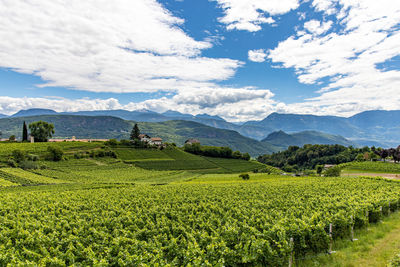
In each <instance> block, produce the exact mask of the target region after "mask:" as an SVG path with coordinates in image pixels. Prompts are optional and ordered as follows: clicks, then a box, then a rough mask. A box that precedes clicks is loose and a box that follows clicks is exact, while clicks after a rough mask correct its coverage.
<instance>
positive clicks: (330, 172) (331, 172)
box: [324, 166, 342, 177]
mask: <svg viewBox="0 0 400 267" xmlns="http://www.w3.org/2000/svg"><path fill="white" fill-rule="evenodd" d="M341 172H342V169H341V168H340V167H339V166H335V167H331V168H329V169H327V170H326V171H325V173H324V175H325V177H340V173H341Z"/></svg>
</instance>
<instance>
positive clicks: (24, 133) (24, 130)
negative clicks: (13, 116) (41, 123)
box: [22, 121, 28, 142]
mask: <svg viewBox="0 0 400 267" xmlns="http://www.w3.org/2000/svg"><path fill="white" fill-rule="evenodd" d="M24 141H28V127H26V123H25V121H24V124H23V126H22V142H24Z"/></svg>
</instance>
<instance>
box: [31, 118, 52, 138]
mask: <svg viewBox="0 0 400 267" xmlns="http://www.w3.org/2000/svg"><path fill="white" fill-rule="evenodd" d="M29 130H30V131H31V135H32V136H33V137H34V138H35V142H47V141H48V140H49V138H50V137H52V136H53V134H54V125H53V124H51V123H48V122H45V121H36V122H32V123H31V124H29Z"/></svg>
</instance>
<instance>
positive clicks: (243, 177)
mask: <svg viewBox="0 0 400 267" xmlns="http://www.w3.org/2000/svg"><path fill="white" fill-rule="evenodd" d="M239 178H242V179H243V180H249V179H250V175H249V174H248V173H242V174H240V175H239Z"/></svg>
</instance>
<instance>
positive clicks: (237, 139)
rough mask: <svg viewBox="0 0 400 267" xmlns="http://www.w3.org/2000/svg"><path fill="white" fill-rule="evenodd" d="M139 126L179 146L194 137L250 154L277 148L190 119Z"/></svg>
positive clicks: (152, 134) (209, 143)
mask: <svg viewBox="0 0 400 267" xmlns="http://www.w3.org/2000/svg"><path fill="white" fill-rule="evenodd" d="M139 127H140V129H141V131H142V132H144V133H147V134H149V135H151V136H154V135H157V136H160V137H161V138H163V139H164V140H167V141H168V142H174V143H176V144H177V145H179V146H181V145H183V144H184V142H185V140H187V139H188V138H196V139H198V140H199V141H200V142H201V144H202V145H210V146H227V147H230V148H232V149H233V150H239V151H241V152H248V153H249V154H250V155H252V156H256V155H259V154H261V153H272V152H275V151H277V150H278V148H277V147H276V146H274V145H271V144H269V143H267V142H259V141H257V140H254V139H251V138H248V137H244V136H243V135H241V134H239V133H238V132H235V131H232V130H224V129H218V128H214V127H210V126H207V125H204V124H200V123H197V122H192V121H166V122H157V123H152V122H141V123H139ZM263 151H264V152H263Z"/></svg>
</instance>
